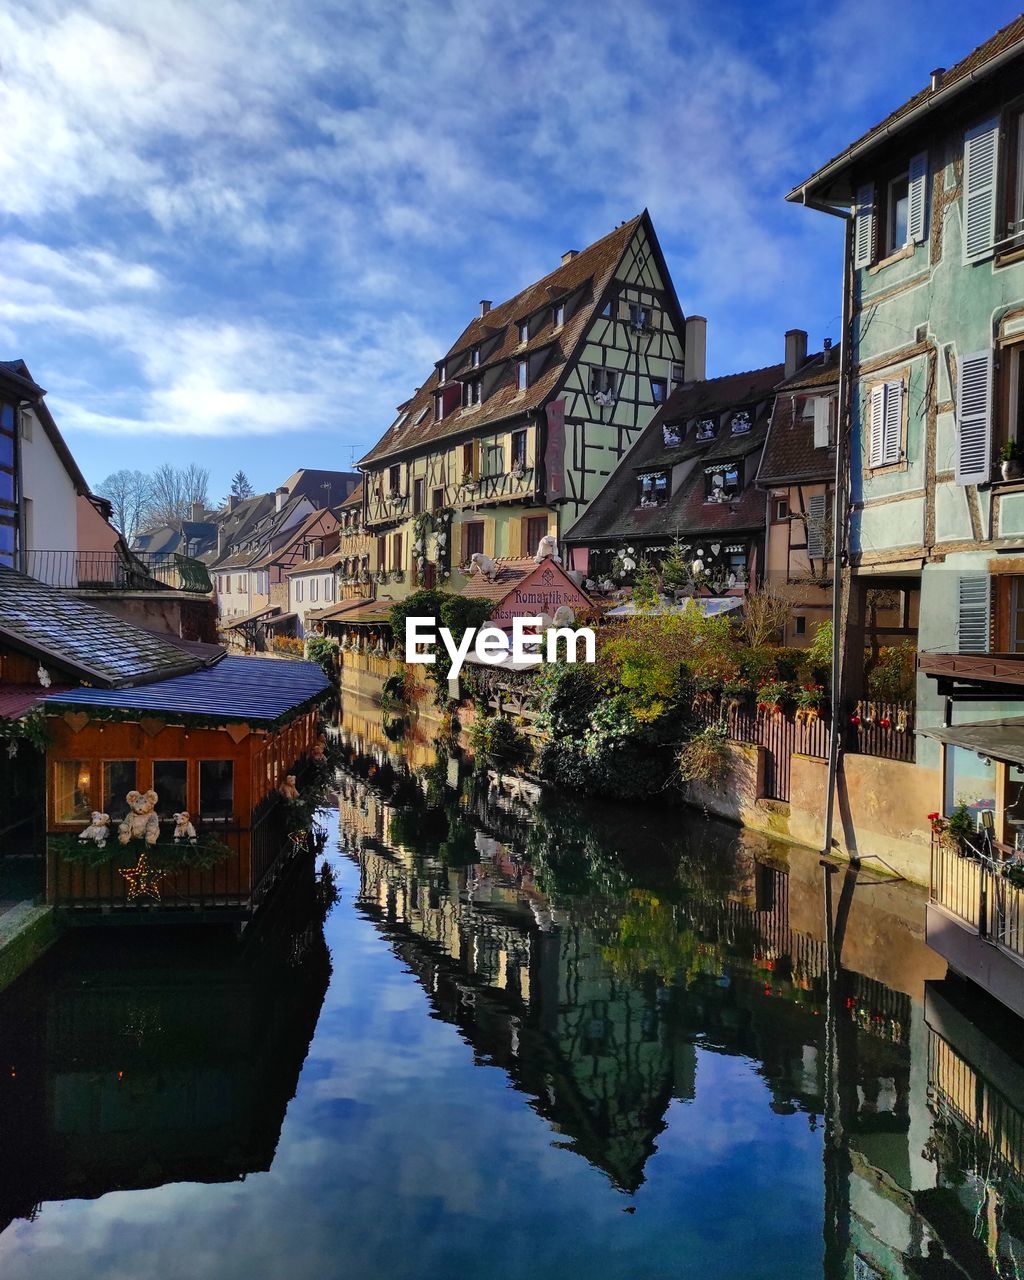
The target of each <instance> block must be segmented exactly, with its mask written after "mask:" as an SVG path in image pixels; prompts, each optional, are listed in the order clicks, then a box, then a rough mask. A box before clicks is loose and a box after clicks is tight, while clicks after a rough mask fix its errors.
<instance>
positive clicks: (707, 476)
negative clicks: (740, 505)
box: [704, 462, 741, 502]
mask: <svg viewBox="0 0 1024 1280" xmlns="http://www.w3.org/2000/svg"><path fill="white" fill-rule="evenodd" d="M740 487H741V481H740V466H739V463H738V462H723V463H720V464H719V465H718V466H715V467H705V468H704V501H705V502H727V501H728V500H729V499H730V498H734V497H736V496H738V494H739V491H740Z"/></svg>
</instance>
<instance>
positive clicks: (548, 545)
mask: <svg viewBox="0 0 1024 1280" xmlns="http://www.w3.org/2000/svg"><path fill="white" fill-rule="evenodd" d="M533 558H534V561H535V562H536V563H537V564H540V563H541V561H542V560H548V559H550V560H554V562H555V564H561V563H562V557H561V556H560V555H559V554H558V539H557V538H556V537H554V536H553V535H552V534H550V533H546V534H545V535H544V537H543V538H541V540H540V542H539V543H538V544H537V554H536V555H535V556H534V557H533Z"/></svg>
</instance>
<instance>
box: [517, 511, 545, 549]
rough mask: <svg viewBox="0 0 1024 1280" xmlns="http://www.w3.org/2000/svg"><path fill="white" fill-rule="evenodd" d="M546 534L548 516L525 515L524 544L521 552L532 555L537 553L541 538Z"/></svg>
mask: <svg viewBox="0 0 1024 1280" xmlns="http://www.w3.org/2000/svg"><path fill="white" fill-rule="evenodd" d="M547 536H548V518H547V516H527V518H526V545H525V546H524V547H523V554H524V555H527V556H533V555H536V554H537V548H538V547H539V546H540V540H541V538H546V537H547Z"/></svg>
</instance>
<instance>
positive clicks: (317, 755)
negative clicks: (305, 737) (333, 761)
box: [309, 734, 327, 761]
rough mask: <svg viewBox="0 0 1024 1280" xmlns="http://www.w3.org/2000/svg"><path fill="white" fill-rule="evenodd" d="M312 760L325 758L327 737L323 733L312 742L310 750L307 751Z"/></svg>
mask: <svg viewBox="0 0 1024 1280" xmlns="http://www.w3.org/2000/svg"><path fill="white" fill-rule="evenodd" d="M309 754H310V755H311V756H312V757H313V759H314V760H318V761H319V760H325V759H326V758H327V739H326V738H325V737H324V735H323V734H321V735H320V736H319V738H317V740H316V742H314V743H313V747H312V750H311V751H310V753H309Z"/></svg>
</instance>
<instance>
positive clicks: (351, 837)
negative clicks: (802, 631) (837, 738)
mask: <svg viewBox="0 0 1024 1280" xmlns="http://www.w3.org/2000/svg"><path fill="white" fill-rule="evenodd" d="M342 734H343V739H344V744H345V753H346V764H345V768H344V769H343V770H342V771H341V772H340V773H339V778H338V797H337V805H336V807H332V808H331V809H330V810H328V811H325V812H324V813H323V814H322V815H321V817H322V821H323V823H324V826H325V827H326V829H327V836H328V838H327V844H326V852H325V854H324V855H323V856H322V857H321V858H319V859H318V861H317V865H316V867H315V868H314V867H310V866H306V867H299V868H296V874H295V876H294V879H293V882H292V883H291V884H290V885H289V886H288V887H287V890H286V892H283V893H281V894H279V895H278V897H277V900H276V901H275V902H274V904H273V905H272V907H271V908H269V909H268V914H267V917H266V918H265V919H264V920H263V921H261V922H260V925H259V927H258V928H256V929H254V930H252V931H251V932H250V934H249V935H248V936H247V937H246V938H245V939H244V940H243V942H242V943H241V944H238V943H237V942H235V941H234V940H232V939H229V938H226V937H220V936H217V935H212V936H211V935H209V934H208V933H207V932H204V931H202V930H196V931H190V932H188V933H187V934H186V935H183V934H182V933H181V932H178V933H175V934H170V935H168V934H164V933H161V932H159V931H156V930H153V931H149V930H145V929H124V930H117V929H113V930H77V931H75V932H74V933H73V934H71V935H67V936H66V937H65V939H63V940H62V942H61V943H60V944H59V945H58V947H57V948H55V949H54V950H53V951H52V952H51V953H50V954H49V955H48V956H47V957H46V958H45V959H44V961H43V962H42V963H41V964H40V965H39V966H37V967H36V968H35V969H34V970H33V971H31V972H30V973H29V974H27V975H26V976H25V977H24V978H23V979H22V980H21V981H20V982H19V983H18V984H17V985H16V986H15V987H13V988H11V989H10V990H9V991H7V992H6V993H4V995H3V996H2V997H0V1276H2V1277H3V1280H28V1278H30V1280H65V1278H67V1280H72V1278H76V1280H77V1278H79V1277H82V1278H85V1277H89V1278H90V1280H93V1278H96V1277H116V1278H118V1280H121V1278H124V1280H135V1278H136V1277H147V1278H150V1277H152V1278H156V1280H164V1278H167V1280H171V1278H173V1280H177V1278H179V1277H181V1278H182V1280H185V1278H187V1280H206V1278H216V1280H224V1278H232V1277H239V1278H240V1280H241V1278H244V1280H262V1278H263V1277H267V1278H275V1280H277V1278H280V1277H286V1278H287V1280H314V1278H315V1280H322V1278H323V1277H335V1276H337V1277H346V1278H348V1277H352V1278H361V1277H374V1278H379V1280H392V1278H398V1277H403V1278H404V1277H408V1278H410V1280H428V1278H429V1280H433V1278H441V1277H466V1278H467V1280H469V1278H471V1277H481V1278H484V1277H486V1278H487V1280H499V1278H503V1277H509V1278H512V1277H516V1278H519V1277H522V1278H523V1280H532V1278H534V1277H538V1278H539V1277H552V1278H557V1280H569V1278H571V1277H577V1276H578V1277H583V1278H585V1280H602V1278H604V1277H622V1278H623V1280H625V1278H630V1280H632V1278H637V1280H639V1278H650V1280H654V1278H658V1280H661V1278H662V1277H700V1278H701V1280H719V1278H723V1280H724V1278H725V1277H729V1278H735V1280H740V1278H742V1280H802V1278H803V1277H822V1276H823V1277H854V1278H855V1280H877V1278H879V1277H884V1278H885V1280H892V1278H893V1277H956V1276H968V1277H972V1280H973V1278H974V1277H997V1276H998V1277H1006V1276H1018V1275H1022V1274H1024V1066H1022V1061H1024V1059H1022V1057H1021V1053H1020V1048H1019V1045H1020V1035H1019V1025H1018V1024H1016V1023H1015V1022H1014V1021H1013V1020H1012V1019H1011V1018H1009V1016H1008V1015H1004V1014H1002V1013H1001V1012H1000V1011H999V1010H997V1009H993V1008H992V1007H990V1006H989V1005H987V1004H984V1003H981V1002H980V997H979V996H977V995H976V994H971V993H968V992H965V991H964V989H963V988H962V987H961V986H960V985H959V984H958V983H957V982H956V981H954V980H952V979H948V978H947V977H946V975H945V968H944V965H943V964H942V963H941V962H940V961H939V959H938V957H936V956H935V955H934V954H932V953H931V952H930V951H929V950H928V948H927V947H926V946H925V944H924V941H923V914H924V912H923V896H922V894H921V892H920V891H918V890H915V889H913V888H912V887H910V886H907V885H905V884H901V883H898V882H893V881H891V880H888V879H885V878H883V877H882V876H880V875H879V874H878V873H877V871H873V870H871V869H870V864H867V865H866V867H865V868H864V869H862V870H860V871H859V872H854V871H853V870H851V869H849V868H846V867H840V868H838V869H837V870H835V871H833V872H827V871H823V869H822V868H821V867H820V866H819V863H818V860H817V858H816V857H815V856H813V855H812V854H810V853H808V852H806V851H803V850H799V849H794V848H788V847H785V846H779V845H773V844H771V843H769V842H767V841H765V840H763V839H754V838H750V837H747V836H743V835H741V834H740V833H738V832H737V831H736V830H734V829H732V828H729V827H725V826H721V825H718V824H716V823H714V822H710V821H707V820H705V819H704V818H703V817H702V816H701V815H700V814H699V813H685V814H682V813H678V812H672V813H667V814H666V813H659V812H657V811H650V810H644V809H640V810H638V809H636V808H616V807H611V806H607V807H605V806H601V805H596V804H593V803H588V804H586V805H581V804H579V803H577V802H575V801H573V800H572V799H568V798H565V797H558V796H553V795H538V794H535V793H534V792H533V790H532V789H531V788H529V787H525V786H523V785H522V784H518V783H515V782H513V781H510V780H508V779H501V778H498V777H494V776H487V775H478V776H476V777H472V776H467V775H466V773H465V771H464V770H463V769H461V768H460V763H459V761H458V760H457V759H456V758H455V757H454V756H449V754H448V753H447V752H444V751H442V752H440V753H439V754H437V755H436V756H432V755H431V753H430V752H428V751H426V750H424V749H422V748H420V749H419V750H417V751H414V752H410V751H408V750H403V748H402V745H401V743H398V744H396V743H394V742H392V741H390V740H389V738H388V737H387V736H385V735H384V734H383V733H381V732H379V731H377V732H374V718H373V715H372V714H369V713H367V714H366V715H365V716H364V717H363V718H362V719H360V720H358V721H357V720H355V719H353V720H352V721H351V722H350V723H349V724H347V725H346V724H343V726H342ZM325 865H326V866H327V867H328V868H329V870H327V871H325V870H324V866H325ZM829 902H830V904H831V910H830V911H828V910H827V904H828V903H829Z"/></svg>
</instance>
